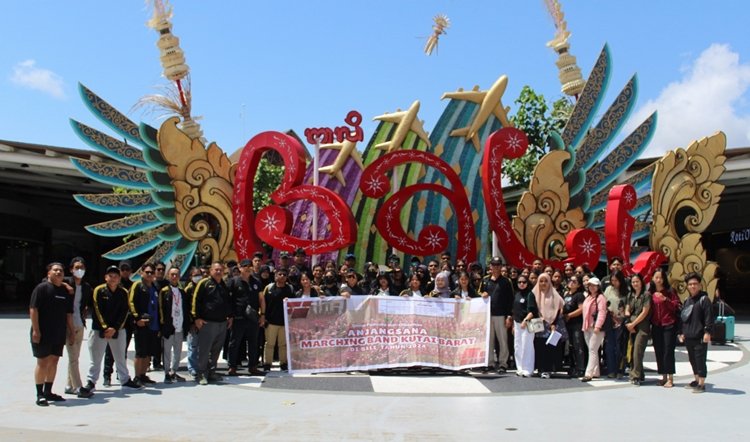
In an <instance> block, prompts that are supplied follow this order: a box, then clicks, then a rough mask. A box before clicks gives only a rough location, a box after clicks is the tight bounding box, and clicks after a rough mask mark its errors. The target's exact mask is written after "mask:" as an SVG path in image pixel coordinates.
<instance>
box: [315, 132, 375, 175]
mask: <svg viewBox="0 0 750 442" xmlns="http://www.w3.org/2000/svg"><path fill="white" fill-rule="evenodd" d="M356 146H357V142H356V141H349V140H345V141H343V142H341V143H330V144H321V145H320V148H321V149H336V150H338V151H339V154H338V155H337V156H336V159H335V160H334V161H333V164H331V165H330V166H324V167H321V168H319V169H318V172H322V173H327V174H328V175H331V176H334V177H336V179H337V180H339V182H340V183H341V185H342V186H346V181H345V180H344V174H343V173H342V172H341V170H342V169H343V168H344V164H345V163H346V160H348V159H349V157H351V158H352V159H353V160H354V161H355V162H356V163H357V165H359V167H360V169H364V168H365V166H364V164H363V163H362V156H361V155H360V154H359V152H357V149H356Z"/></svg>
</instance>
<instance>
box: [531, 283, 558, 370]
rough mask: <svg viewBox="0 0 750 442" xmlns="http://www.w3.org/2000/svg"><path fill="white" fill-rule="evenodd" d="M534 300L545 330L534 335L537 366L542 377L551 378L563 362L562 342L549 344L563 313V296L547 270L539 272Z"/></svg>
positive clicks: (534, 289) (534, 290) (533, 290)
mask: <svg viewBox="0 0 750 442" xmlns="http://www.w3.org/2000/svg"><path fill="white" fill-rule="evenodd" d="M531 291H532V293H534V300H535V301H536V305H537V307H538V308H539V317H541V318H542V319H544V331H543V332H539V333H537V334H536V336H535V337H534V354H535V359H536V367H537V368H538V369H539V373H541V376H542V379H549V378H550V376H551V372H554V371H556V370H557V367H559V366H560V365H562V364H561V358H562V351H561V349H562V348H563V345H562V342H558V343H557V345H547V338H549V335H550V333H552V332H554V331H555V329H556V324H557V318H558V316H559V315H561V314H562V308H563V304H565V301H563V299H562V296H560V294H559V293H557V290H555V289H554V288H553V287H552V278H551V277H550V275H549V274H548V273H546V272H542V273H540V274H539V278H538V280H537V283H536V285H535V286H534V288H533V289H532V290H531Z"/></svg>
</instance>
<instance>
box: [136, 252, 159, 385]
mask: <svg viewBox="0 0 750 442" xmlns="http://www.w3.org/2000/svg"><path fill="white" fill-rule="evenodd" d="M155 269H156V266H155V265H154V264H153V263H151V262H147V263H145V264H143V266H142V267H141V280H140V281H137V282H134V283H133V286H132V287H130V300H129V301H130V302H129V304H130V314H131V316H133V321H135V325H136V329H135V334H134V339H135V363H134V366H135V380H136V381H138V382H140V383H141V384H144V385H146V384H154V383H155V382H154V381H153V380H152V379H151V378H149V377H148V376H147V375H146V370H148V366H149V364H150V363H151V358H152V357H153V356H155V355H156V354H157V353H158V352H160V351H161V342H160V339H159V292H158V290H157V289H156V285H154V278H155Z"/></svg>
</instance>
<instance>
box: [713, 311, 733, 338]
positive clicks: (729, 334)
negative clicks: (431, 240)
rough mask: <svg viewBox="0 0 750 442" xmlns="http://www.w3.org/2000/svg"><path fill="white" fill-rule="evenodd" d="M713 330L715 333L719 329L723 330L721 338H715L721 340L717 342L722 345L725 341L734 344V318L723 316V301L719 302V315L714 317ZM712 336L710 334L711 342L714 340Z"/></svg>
mask: <svg viewBox="0 0 750 442" xmlns="http://www.w3.org/2000/svg"><path fill="white" fill-rule="evenodd" d="M717 326H718V327H717ZM714 329H715V330H716V332H717V333H718V332H719V329H723V333H722V335H723V336H717V338H721V341H717V342H721V343H722V344H725V343H726V342H727V341H732V342H734V316H725V315H724V301H720V302H719V315H718V316H717V317H716V322H715V323H714ZM713 335H714V333H711V341H713V340H714V336H713Z"/></svg>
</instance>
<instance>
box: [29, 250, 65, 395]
mask: <svg viewBox="0 0 750 442" xmlns="http://www.w3.org/2000/svg"><path fill="white" fill-rule="evenodd" d="M64 272H65V270H64V268H63V265H62V264H60V263H59V262H53V263H50V264H49V265H47V279H45V280H44V281H42V282H41V283H40V284H39V285H37V286H36V287H35V288H34V291H33V292H31V300H30V302H29V317H30V318H31V351H32V353H33V354H34V357H35V358H36V368H35V369H34V381H35V384H36V404H37V405H39V406H40V407H46V406H48V405H49V402H50V401H51V402H57V401H64V400H65V398H63V397H62V396H60V395H58V394H55V393H52V383H53V382H54V381H55V375H56V373H57V362H58V361H59V360H60V356H62V353H63V347H64V346H65V343H66V342H72V340H73V297H72V296H70V295H69V294H68V290H67V289H66V288H65V286H63V275H64V274H65V273H64Z"/></svg>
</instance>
